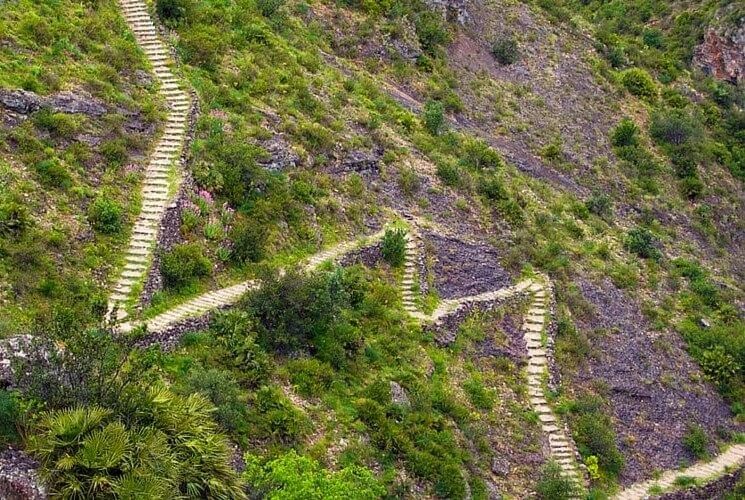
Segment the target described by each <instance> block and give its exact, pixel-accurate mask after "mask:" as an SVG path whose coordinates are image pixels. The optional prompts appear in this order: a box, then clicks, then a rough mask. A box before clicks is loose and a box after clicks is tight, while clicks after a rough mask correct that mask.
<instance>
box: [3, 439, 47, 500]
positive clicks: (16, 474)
mask: <svg viewBox="0 0 745 500" xmlns="http://www.w3.org/2000/svg"><path fill="white" fill-rule="evenodd" d="M37 468H38V464H37V463H36V461H35V460H33V459H32V458H31V457H29V456H28V455H27V454H25V453H24V452H22V451H19V450H15V449H13V448H8V449H6V450H3V451H2V452H0V498H3V499H5V500H41V499H44V498H47V495H46V492H45V490H44V487H43V486H42V484H41V482H40V481H39V478H38V476H37V475H36V470H37Z"/></svg>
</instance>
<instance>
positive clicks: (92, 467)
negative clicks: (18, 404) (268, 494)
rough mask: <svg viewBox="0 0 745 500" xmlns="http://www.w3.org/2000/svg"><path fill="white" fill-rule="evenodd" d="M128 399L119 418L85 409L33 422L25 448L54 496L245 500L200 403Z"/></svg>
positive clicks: (139, 394) (194, 399) (136, 393)
mask: <svg viewBox="0 0 745 500" xmlns="http://www.w3.org/2000/svg"><path fill="white" fill-rule="evenodd" d="M127 401H128V404H129V406H130V407H129V408H128V411H127V412H126V413H123V414H121V415H120V414H118V413H117V412H115V411H112V410H110V409H107V408H102V407H99V406H83V407H76V408H71V409H65V410H58V411H53V412H49V413H45V414H42V416H41V418H40V419H39V420H38V421H37V422H36V423H35V424H34V426H33V428H32V429H31V432H29V434H28V438H27V442H26V449H27V450H28V451H29V452H30V453H31V454H32V455H33V456H34V457H35V458H36V459H37V460H39V462H40V464H41V476H42V478H43V479H44V480H45V483H46V485H47V487H48V488H49V490H50V492H51V493H52V494H53V496H61V497H73V498H87V497H101V498H104V497H106V498H165V497H169V496H172V495H174V492H177V495H178V496H183V497H185V498H204V497H209V498H235V499H244V498H246V495H245V493H244V492H243V489H242V485H241V483H240V480H239V477H238V476H237V474H236V473H235V472H234V471H233V469H232V467H231V465H230V449H229V447H228V442H227V440H226V439H225V437H224V436H223V435H221V434H220V433H219V432H218V430H217V427H216V425H215V423H214V422H213V421H212V420H211V418H210V414H211V413H212V411H213V410H214V407H212V406H211V405H210V404H209V402H208V401H207V400H206V399H204V398H203V397H201V396H199V395H191V396H188V397H186V398H182V397H180V396H177V395H175V394H173V393H171V392H170V391H168V390H167V389H161V388H158V389H156V388H151V389H147V390H142V389H141V388H134V390H132V391H130V393H129V394H128V398H127Z"/></svg>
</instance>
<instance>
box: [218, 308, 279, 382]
mask: <svg viewBox="0 0 745 500" xmlns="http://www.w3.org/2000/svg"><path fill="white" fill-rule="evenodd" d="M211 331H212V333H213V334H214V336H215V339H216V340H217V342H218V344H219V345H221V346H222V347H224V348H225V350H226V351H227V352H228V353H230V355H231V358H230V359H227V360H225V363H226V364H227V365H232V366H233V368H235V369H236V373H238V374H239V375H240V383H241V385H244V386H249V387H257V386H259V385H261V384H262V383H264V382H266V380H267V378H268V377H269V374H270V371H271V362H270V360H269V356H267V354H266V352H264V350H263V349H262V348H261V346H259V345H258V344H257V343H256V330H255V328H254V324H253V322H252V321H251V319H250V318H249V316H248V314H246V313H245V312H241V311H229V312H225V313H221V314H218V315H217V316H216V317H215V320H214V321H213V323H212V325H211Z"/></svg>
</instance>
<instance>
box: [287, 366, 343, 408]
mask: <svg viewBox="0 0 745 500" xmlns="http://www.w3.org/2000/svg"><path fill="white" fill-rule="evenodd" d="M287 369H288V371H289V372H290V380H291V381H292V385H293V386H294V387H295V388H296V389H297V391H298V393H300V394H301V395H302V396H306V397H312V398H317V397H320V396H322V395H323V393H324V392H326V391H327V390H328V388H329V387H330V386H331V382H332V381H333V376H334V369H333V368H332V367H331V366H330V365H329V364H328V363H324V362H322V361H319V360H317V359H315V358H302V359H294V360H291V361H290V362H288V363H287Z"/></svg>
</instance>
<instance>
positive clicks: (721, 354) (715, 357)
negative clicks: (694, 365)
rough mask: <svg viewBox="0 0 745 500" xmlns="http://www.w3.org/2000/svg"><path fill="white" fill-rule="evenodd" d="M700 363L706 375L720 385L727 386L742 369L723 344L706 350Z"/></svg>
mask: <svg viewBox="0 0 745 500" xmlns="http://www.w3.org/2000/svg"><path fill="white" fill-rule="evenodd" d="M699 363H700V364H701V369H702V370H703V371H704V373H705V374H706V376H707V377H709V378H710V379H711V380H713V381H714V382H715V383H716V384H717V385H719V386H720V387H726V386H727V385H728V384H729V383H730V382H732V381H733V380H734V378H735V377H736V376H737V372H738V371H740V369H739V367H738V365H737V360H735V358H734V356H732V355H731V354H730V353H728V352H727V351H725V350H724V347H723V346H721V345H716V346H714V347H713V348H711V349H707V350H705V351H704V352H703V353H702V354H701V359H700V360H699Z"/></svg>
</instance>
